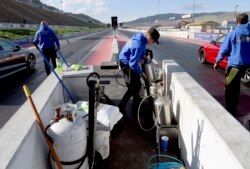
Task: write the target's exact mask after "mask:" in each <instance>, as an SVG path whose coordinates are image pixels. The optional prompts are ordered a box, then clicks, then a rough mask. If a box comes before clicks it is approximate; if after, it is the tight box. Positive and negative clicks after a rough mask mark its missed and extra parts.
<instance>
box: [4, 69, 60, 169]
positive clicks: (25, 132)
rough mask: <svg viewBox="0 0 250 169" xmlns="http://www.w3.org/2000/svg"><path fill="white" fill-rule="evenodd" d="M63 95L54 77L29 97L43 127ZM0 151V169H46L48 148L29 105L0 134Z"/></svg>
mask: <svg viewBox="0 0 250 169" xmlns="http://www.w3.org/2000/svg"><path fill="white" fill-rule="evenodd" d="M20 92H23V91H20ZM62 94H63V92H62V87H61V85H60V84H59V82H58V80H57V79H56V77H55V76H54V75H53V74H51V75H50V76H49V77H48V78H47V79H46V80H45V81H44V82H43V83H42V84H41V85H40V86H39V88H37V90H36V91H35V92H34V93H33V94H32V98H33V101H34V103H35V105H36V109H37V111H38V112H39V114H40V116H41V119H42V121H43V123H44V126H45V127H46V126H47V125H48V124H49V120H50V119H51V117H52V114H54V110H53V107H55V106H56V105H58V104H59V103H63V95H62ZM0 150H1V151H0V169H17V168H20V169H31V168H35V169H45V168H48V166H47V164H48V161H47V156H48V146H47V144H46V143H45V140H44V138H43V136H42V134H41V131H40V128H39V126H38V125H37V123H36V122H35V116H34V113H33V111H32V107H31V105H30V103H29V102H28V101H26V102H25V103H24V104H23V105H22V106H21V107H20V109H18V111H17V112H16V113H15V114H14V115H13V116H12V118H11V119H10V120H9V121H8V122H7V123H6V124H5V125H4V126H3V128H2V129H1V130H0Z"/></svg>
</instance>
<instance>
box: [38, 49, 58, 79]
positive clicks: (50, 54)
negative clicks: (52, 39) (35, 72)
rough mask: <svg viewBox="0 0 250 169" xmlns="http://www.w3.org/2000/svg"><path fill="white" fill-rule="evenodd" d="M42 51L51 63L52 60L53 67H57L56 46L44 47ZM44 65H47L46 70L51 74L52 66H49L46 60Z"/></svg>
mask: <svg viewBox="0 0 250 169" xmlns="http://www.w3.org/2000/svg"><path fill="white" fill-rule="evenodd" d="M42 52H43V54H44V56H45V57H46V59H47V60H48V62H49V63H50V60H51V62H52V66H53V68H56V57H57V55H56V50H55V48H43V49H42ZM44 66H45V70H46V73H47V75H49V74H50V68H49V66H48V65H47V64H46V62H45V61H44Z"/></svg>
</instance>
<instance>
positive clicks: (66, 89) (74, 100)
mask: <svg viewBox="0 0 250 169" xmlns="http://www.w3.org/2000/svg"><path fill="white" fill-rule="evenodd" d="M33 44H34V45H35V47H36V48H37V50H38V51H39V53H40V54H41V56H42V57H43V59H44V61H45V63H46V64H47V65H48V66H49V68H50V70H51V71H52V72H53V73H54V75H55V76H56V77H57V79H58V80H59V82H60V83H61V85H62V87H63V88H64V89H65V91H66V93H67V94H68V96H69V98H70V100H71V101H72V103H74V104H75V103H76V99H75V98H74V97H73V95H72V94H71V93H70V92H69V90H68V88H67V87H66V85H65V84H64V82H63V81H62V80H61V78H60V77H59V76H58V74H57V73H56V71H55V70H54V68H53V67H52V66H51V64H50V63H49V61H48V59H47V58H46V57H45V56H44V54H43V52H42V51H41V50H40V49H39V47H38V46H37V44H36V43H33Z"/></svg>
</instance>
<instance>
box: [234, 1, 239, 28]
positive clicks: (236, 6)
mask: <svg viewBox="0 0 250 169" xmlns="http://www.w3.org/2000/svg"><path fill="white" fill-rule="evenodd" d="M238 7H239V5H235V9H234V16H235V22H237V21H236V14H237V13H236V11H237V8H238ZM236 24H237V23H236Z"/></svg>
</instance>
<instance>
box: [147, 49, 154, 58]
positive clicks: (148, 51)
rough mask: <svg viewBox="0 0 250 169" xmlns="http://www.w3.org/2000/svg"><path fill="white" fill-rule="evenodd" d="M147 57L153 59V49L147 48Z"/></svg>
mask: <svg viewBox="0 0 250 169" xmlns="http://www.w3.org/2000/svg"><path fill="white" fill-rule="evenodd" d="M146 57H149V58H150V59H153V51H152V50H150V49H146Z"/></svg>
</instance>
